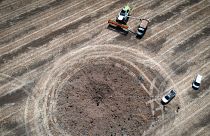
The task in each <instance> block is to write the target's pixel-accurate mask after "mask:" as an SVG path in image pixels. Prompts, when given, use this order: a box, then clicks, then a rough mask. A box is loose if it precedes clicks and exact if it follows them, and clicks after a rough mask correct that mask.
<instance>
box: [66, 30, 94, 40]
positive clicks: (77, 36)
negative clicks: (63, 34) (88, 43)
mask: <svg viewBox="0 0 210 136" xmlns="http://www.w3.org/2000/svg"><path fill="white" fill-rule="evenodd" d="M93 29H94V28H93ZM85 33H87V32H85ZM77 37H78V36H77ZM73 38H75V37H73ZM70 40H71V41H72V39H70Z"/></svg>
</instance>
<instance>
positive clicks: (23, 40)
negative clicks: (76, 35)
mask: <svg viewBox="0 0 210 136" xmlns="http://www.w3.org/2000/svg"><path fill="white" fill-rule="evenodd" d="M103 2H105V0H104V1H103ZM112 3H114V2H112ZM98 4H99V5H102V4H103V3H102V1H101V2H97V3H95V4H94V5H91V6H90V7H87V8H85V9H83V10H81V11H80V12H85V11H86V13H87V10H91V11H92V10H93V11H92V12H90V13H93V12H94V11H97V10H99V9H96V10H95V8H97V7H95V6H96V5H98ZM107 5H110V3H109V4H107ZM104 6H106V5H104ZM91 7H92V8H91ZM90 8H91V9H90ZM80 12H79V13H80ZM79 13H78V14H79ZM86 13H83V14H85V15H83V16H80V17H79V18H78V17H77V13H75V14H73V15H72V16H75V17H74V18H75V19H73V21H70V22H69V21H68V20H67V19H68V18H69V17H68V18H64V19H61V20H59V21H58V22H55V23H53V24H51V25H50V26H48V27H45V28H44V30H43V29H41V30H42V31H46V30H47V29H48V30H47V31H50V30H51V29H50V28H51V27H52V28H54V29H55V28H56V30H58V29H62V28H63V27H64V26H66V24H64V23H68V24H69V26H70V24H71V23H74V24H75V22H77V21H78V22H79V23H80V24H82V22H81V21H85V20H82V18H84V17H87V14H86ZM90 13H89V15H90ZM72 16H70V17H72ZM87 18H88V19H89V17H87ZM87 18H86V19H87ZM64 20H65V21H64ZM71 20H72V19H71ZM67 21H68V22H67ZM60 22H61V24H59V23H60ZM55 24H56V26H54V25H55ZM74 24H73V25H72V26H74ZM75 25H76V24H75ZM45 29H46V30H45ZM56 30H55V31H54V33H56ZM39 31H40V30H39ZM39 31H36V32H34V33H32V34H30V35H27V36H26V37H25V38H29V39H31V37H32V36H33V37H35V35H36V36H37V37H36V39H38V38H41V37H42V35H43V34H45V33H46V32H42V33H43V34H39V33H38V32H39ZM48 34H50V33H49V32H48ZM40 35H41V36H40ZM25 38H24V39H21V41H22V42H24V43H25V44H28V43H30V42H27V41H26V39H25ZM21 41H16V42H15V45H13V46H15V47H12V44H9V45H7V46H5V47H3V48H0V51H1V52H2V54H5V50H6V51H10V52H11V50H17V49H18V48H20V47H16V46H17V45H19V44H18V43H17V42H21Z"/></svg>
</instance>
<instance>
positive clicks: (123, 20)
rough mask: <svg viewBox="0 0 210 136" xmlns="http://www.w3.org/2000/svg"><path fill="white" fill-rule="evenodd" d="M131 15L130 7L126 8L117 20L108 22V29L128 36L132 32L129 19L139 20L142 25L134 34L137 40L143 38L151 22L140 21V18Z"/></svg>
mask: <svg viewBox="0 0 210 136" xmlns="http://www.w3.org/2000/svg"><path fill="white" fill-rule="evenodd" d="M130 13H131V8H130V6H128V5H126V6H124V7H123V9H122V10H121V11H120V13H119V14H118V16H117V17H116V19H115V20H113V19H109V20H108V24H109V25H108V29H111V30H114V31H117V32H120V33H122V34H124V35H127V34H128V33H129V32H132V31H131V30H130V28H129V26H128V24H127V23H128V20H129V18H133V19H138V20H140V25H139V27H138V29H137V31H136V32H132V33H133V34H135V35H136V37H137V38H142V37H143V35H144V34H145V32H146V29H147V25H148V22H149V21H148V20H147V19H140V18H139V17H133V16H131V15H130Z"/></svg>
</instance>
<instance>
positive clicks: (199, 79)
mask: <svg viewBox="0 0 210 136" xmlns="http://www.w3.org/2000/svg"><path fill="white" fill-rule="evenodd" d="M201 79H202V76H201V75H199V74H198V75H197V77H196V79H195V81H196V82H197V83H201Z"/></svg>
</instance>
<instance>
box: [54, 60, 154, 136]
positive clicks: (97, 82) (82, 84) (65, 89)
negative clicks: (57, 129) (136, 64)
mask: <svg viewBox="0 0 210 136" xmlns="http://www.w3.org/2000/svg"><path fill="white" fill-rule="evenodd" d="M115 64H116V62H113V61H111V60H109V61H107V60H106V62H104V64H90V65H86V66H85V67H83V68H82V69H81V70H79V71H78V72H76V73H75V74H74V75H73V76H71V77H69V79H68V80H67V81H66V82H65V83H64V84H63V86H62V89H61V90H59V93H58V101H57V115H56V116H57V117H56V118H57V121H58V123H59V124H60V126H61V127H63V128H62V129H63V130H66V131H67V133H70V134H72V135H73V136H74V135H75V136H76V135H81V134H83V135H123V134H127V135H133V136H134V135H136V136H137V135H138V136H139V135H142V133H143V132H144V130H146V129H147V128H148V127H149V125H150V124H151V122H152V114H151V108H150V106H149V105H146V103H145V102H147V101H149V100H150V97H149V95H148V94H147V93H146V92H145V91H144V89H143V88H142V87H141V86H140V84H139V82H138V81H137V80H138V79H137V77H135V76H133V75H131V74H129V71H127V70H125V69H123V68H122V67H121V66H122V65H123V64H121V66H120V65H118V66H117V65H115ZM128 69H129V68H128ZM146 86H147V85H146Z"/></svg>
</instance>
